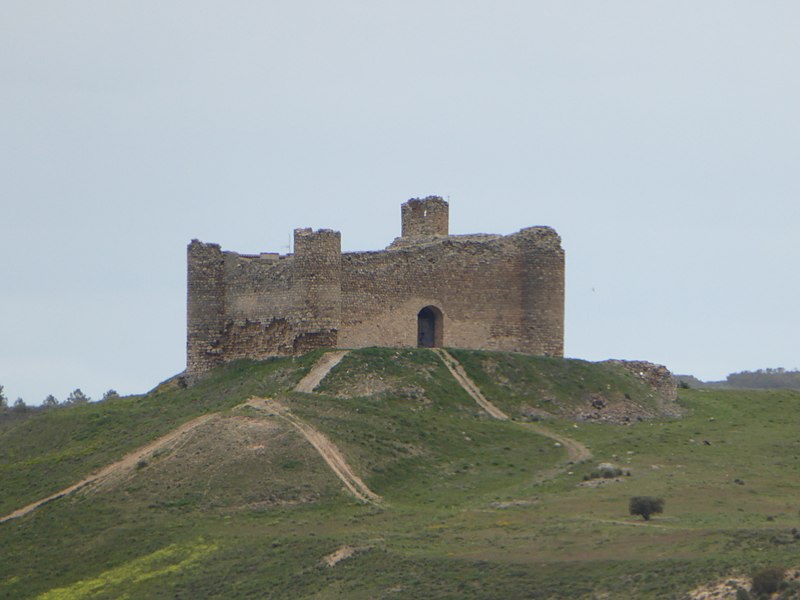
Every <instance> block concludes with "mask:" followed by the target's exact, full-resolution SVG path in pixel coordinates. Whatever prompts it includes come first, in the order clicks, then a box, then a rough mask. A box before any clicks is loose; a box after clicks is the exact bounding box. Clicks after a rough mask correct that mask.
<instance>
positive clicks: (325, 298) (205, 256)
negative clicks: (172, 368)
mask: <svg viewBox="0 0 800 600" xmlns="http://www.w3.org/2000/svg"><path fill="white" fill-rule="evenodd" d="M401 208H402V210H401V213H402V234H401V237H399V238H397V239H396V240H395V241H394V242H392V244H390V245H389V246H388V247H387V248H386V249H385V250H379V251H371V252H345V253H342V251H341V235H340V233H339V232H338V231H331V230H329V229H321V230H319V231H312V230H311V229H297V230H295V232H294V254H288V255H279V254H277V253H262V254H259V255H246V254H237V253H235V252H229V251H222V249H221V248H220V246H219V245H217V244H206V243H203V242H199V241H198V240H192V242H191V243H190V244H189V248H188V310H187V313H188V319H187V325H188V327H187V340H186V349H187V374H188V375H190V376H196V375H199V374H202V373H204V372H206V371H208V370H209V369H211V368H213V367H215V366H217V365H219V364H222V363H224V362H227V361H230V360H235V359H239V358H253V359H261V358H265V357H268V356H275V355H286V354H300V353H303V352H307V351H309V350H312V349H314V348H361V347H367V346H393V347H411V346H413V347H416V346H421V347H438V346H447V347H454V348H479V349H486V350H509V351H517V352H525V353H529V354H544V355H551V356H562V355H563V352H564V251H563V249H562V248H561V238H560V237H559V236H558V234H557V233H556V232H555V231H554V230H553V229H551V228H550V227H529V228H526V229H522V230H521V231H519V232H517V233H514V234H512V235H507V236H501V235H487V234H476V235H449V221H448V219H449V206H448V204H447V202H445V201H444V200H443V199H442V198H439V197H436V196H429V197H427V198H424V199H416V198H415V199H411V200H409V201H408V202H406V203H405V204H403V205H402V207H401Z"/></svg>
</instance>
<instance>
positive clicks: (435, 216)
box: [400, 196, 450, 238]
mask: <svg viewBox="0 0 800 600" xmlns="http://www.w3.org/2000/svg"><path fill="white" fill-rule="evenodd" d="M400 211H401V213H402V219H403V228H402V233H401V236H402V237H404V238H418V237H427V236H432V235H441V236H446V235H448V234H449V227H450V223H449V221H450V207H449V205H448V204H447V202H445V201H444V200H443V199H442V198H441V197H439V196H428V197H427V198H422V199H420V198H412V199H411V200H409V201H408V202H406V203H404V204H403V205H402V206H401V207H400Z"/></svg>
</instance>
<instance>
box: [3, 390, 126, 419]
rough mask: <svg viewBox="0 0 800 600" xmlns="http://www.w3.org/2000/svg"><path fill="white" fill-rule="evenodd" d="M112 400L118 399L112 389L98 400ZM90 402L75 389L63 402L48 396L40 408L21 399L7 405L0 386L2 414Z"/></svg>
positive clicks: (50, 395) (6, 398)
mask: <svg viewBox="0 0 800 600" xmlns="http://www.w3.org/2000/svg"><path fill="white" fill-rule="evenodd" d="M112 398H119V394H118V393H117V391H116V390H113V389H111V390H108V391H107V392H106V393H105V394H103V397H102V398H101V399H100V400H101V401H102V400H110V399H112ZM91 401H92V399H91V398H90V397H89V396H87V395H86V394H84V393H83V392H82V391H81V388H75V389H74V390H73V391H72V392H70V394H69V396H67V398H66V399H65V400H63V401H59V400H58V398H56V397H55V396H53V394H48V395H47V397H46V398H45V399H44V400H42V404H41V405H40V406H28V405H27V404H26V403H25V401H24V400H23V399H22V398H17V399H16V400H15V401H14V402H13V403H11V404H9V401H8V397H7V396H6V395H5V393H4V389H3V386H2V385H0V411H2V412H5V411H8V410H11V411H15V412H24V411H27V410H32V409H39V410H41V409H48V408H57V407H59V406H78V405H81V404H88V403H89V402H91Z"/></svg>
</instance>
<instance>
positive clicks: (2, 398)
mask: <svg viewBox="0 0 800 600" xmlns="http://www.w3.org/2000/svg"><path fill="white" fill-rule="evenodd" d="M7 406H8V398H6V395H5V394H4V393H3V386H2V385H0V408H6V407H7Z"/></svg>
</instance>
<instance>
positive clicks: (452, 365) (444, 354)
mask: <svg viewBox="0 0 800 600" xmlns="http://www.w3.org/2000/svg"><path fill="white" fill-rule="evenodd" d="M434 352H435V353H436V354H438V355H439V358H441V359H442V362H443V363H444V364H445V366H446V367H447V368H448V369H449V371H450V372H451V373H452V374H453V377H455V378H456V381H457V382H458V383H459V385H460V386H461V387H462V388H464V389H465V390H466V392H467V393H468V394H469V395H470V396H472V399H473V400H475V402H477V403H478V404H479V405H480V407H481V408H482V409H483V410H485V411H486V412H487V413H489V414H490V415H491V416H492V417H494V418H495V419H500V420H501V421H508V415H507V414H506V413H504V412H503V411H502V410H500V409H499V408H497V407H496V406H495V405H494V404H492V403H491V402H489V401H488V400H487V399H486V397H485V396H484V395H483V394H482V393H481V390H480V388H479V387H478V386H477V385H475V382H474V381H472V379H470V377H469V375H467V372H466V371H465V370H464V367H462V366H461V363H460V362H458V361H457V360H456V359H455V358H453V356H452V355H451V354H450V353H449V352H448V351H447V350H443V349H442V348H435V349H434Z"/></svg>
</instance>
